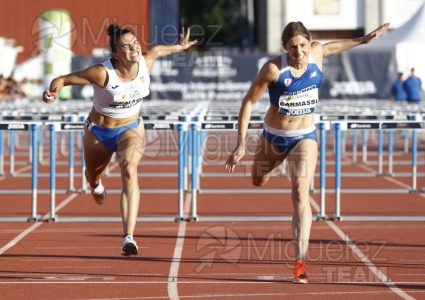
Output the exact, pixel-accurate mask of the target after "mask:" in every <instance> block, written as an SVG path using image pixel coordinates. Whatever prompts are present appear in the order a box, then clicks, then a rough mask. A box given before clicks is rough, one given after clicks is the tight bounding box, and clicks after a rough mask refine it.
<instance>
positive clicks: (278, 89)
mask: <svg viewBox="0 0 425 300" xmlns="http://www.w3.org/2000/svg"><path fill="white" fill-rule="evenodd" d="M281 58H282V70H281V71H280V76H279V79H278V81H277V82H276V83H275V84H273V85H271V86H270V87H269V96H270V104H271V105H273V106H276V107H279V113H281V114H282V115H287V116H301V115H306V114H312V113H314V112H315V111H316V104H317V102H318V101H319V88H320V85H321V84H322V78H323V73H322V71H321V70H320V69H319V67H318V66H317V64H316V62H315V61H314V59H313V57H311V56H310V57H309V59H308V65H307V70H306V71H305V73H304V74H303V75H302V76H301V77H295V76H293V75H292V74H291V71H290V69H289V66H288V61H287V59H286V53H282V55H281Z"/></svg>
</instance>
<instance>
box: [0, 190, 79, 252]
mask: <svg viewBox="0 0 425 300" xmlns="http://www.w3.org/2000/svg"><path fill="white" fill-rule="evenodd" d="M75 197H77V194H73V195H71V196H69V197H68V198H66V199H65V200H64V201H63V202H61V204H59V205H58V206H57V209H56V211H59V210H60V209H62V208H63V207H65V205H67V204H68V203H69V202H71V201H72V200H73V199H74V198H75ZM49 216H50V213H47V214H45V215H44V216H43V217H42V218H43V219H45V218H48V217H49ZM42 224H43V222H37V223H34V224H32V225H31V226H30V227H28V228H27V229H25V230H24V231H22V232H21V233H20V234H18V235H17V236H16V237H15V238H14V239H13V240H11V241H10V242H9V243H7V244H6V245H4V246H3V247H2V248H0V255H2V254H3V253H4V252H6V251H7V250H9V249H10V248H12V247H13V246H15V245H16V244H17V243H19V242H20V241H21V240H23V239H24V237H26V236H27V235H28V234H30V233H31V232H33V231H34V230H36V229H37V228H38V227H40V226H41V225H42Z"/></svg>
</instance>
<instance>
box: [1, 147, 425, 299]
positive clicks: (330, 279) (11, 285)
mask: <svg viewBox="0 0 425 300" xmlns="http://www.w3.org/2000/svg"><path fill="white" fill-rule="evenodd" d="M21 159H22V158H21ZM60 159H61V160H64V159H66V158H64V157H62V158H60ZM345 159H346V160H349V157H345ZM399 159H401V158H399ZM422 159H423V157H422ZM173 160H174V161H175V158H170V157H161V156H160V155H158V156H156V157H155V158H154V159H150V158H147V159H145V160H144V163H142V164H141V167H140V172H141V173H142V174H143V173H144V172H145V173H149V172H158V173H160V172H167V173H170V172H171V173H172V172H175V170H176V167H175V165H173V164H172V161H173ZM22 161H25V159H22ZM156 161H158V162H164V161H170V164H169V165H163V164H159V163H158V164H155V162H156ZM246 161H247V162H248V161H249V159H248V158H247V159H246ZM148 162H154V164H153V165H149V164H148ZM241 168H242V169H243V167H241ZM397 168H398V167H397ZM402 168H404V167H403V166H400V168H399V169H397V171H400V172H401V171H404V170H402ZM420 168H421V169H420V170H419V171H420V172H424V169H423V166H422V167H420ZM47 170H48V166H40V170H39V171H40V173H43V172H47ZM16 171H17V174H23V173H28V172H29V169H28V167H27V166H26V165H25V164H23V165H19V166H17V167H16ZM61 171H62V172H65V171H66V167H64V168H63V169H62V167H58V173H60V172H61ZM114 171H115V172H116V171H117V170H114V169H113V168H112V169H111V172H112V173H113V172H114ZM203 171H204V172H205V173H209V172H214V173H217V172H222V173H223V174H222V176H220V177H208V176H205V177H202V178H201V188H204V189H209V188H221V189H225V188H240V189H247V188H249V189H251V186H250V179H249V177H248V176H242V177H230V176H229V175H227V173H225V172H224V171H223V170H222V164H221V163H219V164H217V166H204V169H203ZM239 171H242V170H241V169H239ZM343 171H344V172H351V173H354V172H367V171H369V172H371V173H372V174H373V173H374V172H376V167H375V166H366V167H365V166H361V165H359V166H355V165H350V164H347V165H346V166H344V167H343ZM76 172H77V173H78V170H76ZM242 172H244V171H242ZM329 172H332V166H331V165H330V166H329ZM176 180H177V179H176V178H173V177H170V178H167V179H164V178H161V177H141V178H140V185H141V188H142V189H144V188H145V189H158V190H160V189H162V190H166V189H174V188H176V186H177V183H176V182H177V181H176ZM332 180H333V179H332V178H331V177H330V178H329V179H328V180H327V186H328V187H330V188H332V185H333V182H332ZM67 182H68V178H66V177H60V176H58V178H57V185H58V188H66V187H67ZM76 182H78V180H77V181H76ZM104 182H105V185H106V187H107V188H108V189H119V188H120V180H119V178H118V177H113V176H111V177H107V178H105V180H104ZM409 184H410V179H409V178H408V177H407V178H405V177H386V176H381V177H376V176H369V177H365V176H363V177H353V178H350V179H349V178H344V180H343V186H344V187H347V188H348V187H349V188H363V187H370V186H377V187H381V188H383V189H385V188H388V189H389V188H400V187H403V186H408V185H409ZM29 186H30V178H28V177H16V178H10V177H2V178H0V189H2V190H5V189H11V188H12V187H13V188H16V189H20V188H21V189H28V187H29ZM315 186H316V187H317V186H318V179H317V180H316V183H315ZM39 187H40V189H47V188H48V177H41V178H40V179H39ZM267 188H289V181H288V180H287V179H286V178H285V177H273V178H272V179H271V181H270V183H269V185H268V187H267ZM0 198H1V207H2V209H1V212H0V217H12V216H17V215H18V216H21V215H25V214H27V213H28V212H29V211H30V209H31V205H30V198H31V196H30V194H25V193H21V194H1V195H0ZM326 198H327V205H326V214H327V215H328V216H330V217H332V214H333V213H334V203H333V202H334V195H333V194H332V193H327V195H326ZM191 199H192V195H191V194H190V193H186V194H185V214H186V216H189V215H190V204H191V202H190V201H191ZM118 201H119V195H118V194H110V195H109V196H108V199H107V202H106V203H105V205H103V206H98V205H97V204H95V202H94V201H93V200H92V199H91V196H90V195H87V194H63V195H57V196H56V205H57V214H58V221H57V222H37V223H26V222H7V221H5V222H2V223H0V260H1V268H0V293H1V298H2V299H19V298H21V297H22V298H24V299H305V298H307V297H308V298H310V299H324V298H326V299H329V300H330V299H341V298H344V299H359V298H363V299H385V300H389V299H425V254H424V253H425V235H424V234H423V232H424V231H425V223H424V222H391V221H381V222H378V221H362V222H348V221H344V220H342V221H336V222H334V221H318V222H314V223H313V227H312V232H311V241H310V251H309V261H308V265H307V266H308V274H309V277H310V278H311V283H310V284H307V285H294V284H293V283H292V282H291V279H292V277H291V264H292V257H293V251H292V246H291V226H290V225H291V224H290V222H285V221H282V222H255V221H250V222H224V221H209V222H203V221H202V217H203V216H209V217H214V216H235V215H237V216H264V215H265V216H290V215H291V211H292V208H291V203H290V199H289V195H288V194H282V193H280V194H269V193H264V194H254V193H251V194H250V193H240V194H225V193H224V194H208V193H202V192H201V193H200V194H199V195H198V214H199V216H200V221H199V222H139V223H138V225H137V229H136V235H135V238H136V240H137V241H138V243H139V245H140V253H139V255H138V256H137V257H130V258H125V257H121V256H120V255H119V252H120V244H121V234H122V228H121V224H120V223H119V222H109V223H104V222H85V223H83V222H61V217H62V218H64V217H80V216H88V217H90V216H97V217H105V216H106V217H110V216H119V203H118ZM311 204H312V208H313V211H314V214H317V212H318V208H319V206H318V205H319V194H317V193H312V194H311ZM341 206H342V212H343V215H377V216H380V215H395V214H399V215H408V216H421V215H424V213H425V195H424V194H421V193H419V192H416V193H411V194H409V193H405V194H394V195H390V194H385V193H379V194H368V193H366V194H349V193H345V194H343V195H342V203H341ZM38 213H39V214H40V215H41V216H46V217H48V214H49V195H48V194H43V195H39V196H38ZM176 213H177V196H176V195H175V194H168V193H167V194H166V193H158V194H143V193H142V201H141V207H140V216H141V217H144V216H146V217H168V216H170V217H173V216H175V215H176Z"/></svg>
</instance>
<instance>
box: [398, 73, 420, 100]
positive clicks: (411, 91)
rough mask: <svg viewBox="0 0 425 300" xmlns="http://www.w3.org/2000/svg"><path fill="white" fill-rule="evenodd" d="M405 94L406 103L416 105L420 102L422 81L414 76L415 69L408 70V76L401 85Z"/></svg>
mask: <svg viewBox="0 0 425 300" xmlns="http://www.w3.org/2000/svg"><path fill="white" fill-rule="evenodd" d="M403 87H404V90H405V91H406V94H407V102H410V103H418V102H419V101H420V100H421V92H422V90H423V89H422V81H421V79H420V78H419V77H417V76H416V74H415V68H411V69H410V76H409V77H407V79H406V80H405V81H404V83H403Z"/></svg>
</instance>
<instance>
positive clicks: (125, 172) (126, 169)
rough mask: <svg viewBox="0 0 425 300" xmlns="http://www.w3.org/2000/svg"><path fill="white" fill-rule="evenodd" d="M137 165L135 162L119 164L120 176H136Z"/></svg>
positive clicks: (129, 177)
mask: <svg viewBox="0 0 425 300" xmlns="http://www.w3.org/2000/svg"><path fill="white" fill-rule="evenodd" d="M137 165H138V164H136V163H129V162H127V163H124V164H122V165H121V176H122V177H123V178H126V179H130V180H131V179H133V178H137Z"/></svg>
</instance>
